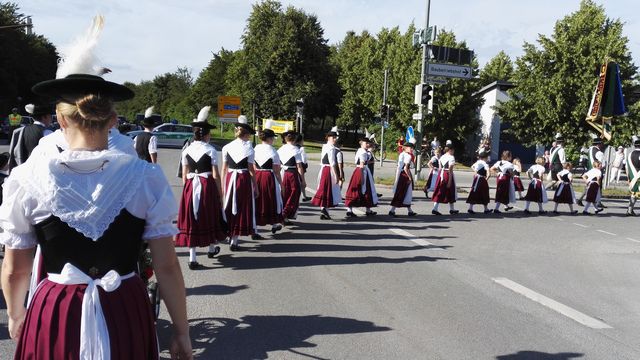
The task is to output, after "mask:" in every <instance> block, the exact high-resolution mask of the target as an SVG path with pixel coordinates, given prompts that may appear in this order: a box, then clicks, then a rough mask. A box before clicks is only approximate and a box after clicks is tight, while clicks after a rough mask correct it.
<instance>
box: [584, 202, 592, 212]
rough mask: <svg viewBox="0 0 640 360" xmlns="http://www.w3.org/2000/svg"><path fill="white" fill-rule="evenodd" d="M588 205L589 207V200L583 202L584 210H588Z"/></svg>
mask: <svg viewBox="0 0 640 360" xmlns="http://www.w3.org/2000/svg"><path fill="white" fill-rule="evenodd" d="M590 207H591V203H590V202H586V203H584V211H589V208H590Z"/></svg>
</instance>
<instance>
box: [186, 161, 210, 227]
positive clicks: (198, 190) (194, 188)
mask: <svg viewBox="0 0 640 360" xmlns="http://www.w3.org/2000/svg"><path fill="white" fill-rule="evenodd" d="M209 175H211V172H203V173H188V174H187V179H192V182H191V203H192V204H193V217H194V218H195V219H196V220H198V209H199V208H200V198H201V197H202V183H201V182H200V178H203V179H206V178H208V177H209Z"/></svg>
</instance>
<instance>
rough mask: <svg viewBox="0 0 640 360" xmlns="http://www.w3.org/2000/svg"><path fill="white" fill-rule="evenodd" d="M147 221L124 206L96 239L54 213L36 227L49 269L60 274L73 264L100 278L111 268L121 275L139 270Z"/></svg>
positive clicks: (44, 261)
mask: <svg viewBox="0 0 640 360" xmlns="http://www.w3.org/2000/svg"><path fill="white" fill-rule="evenodd" d="M145 223H146V221H145V220H144V219H139V218H137V217H135V216H133V215H131V214H130V213H129V212H128V211H127V210H126V209H123V210H122V211H121V212H120V215H118V216H117V217H116V218H115V220H114V221H113V223H111V225H110V226H109V228H108V229H107V231H105V232H104V234H103V235H102V236H101V237H100V238H99V239H98V240H97V241H93V240H92V239H90V238H87V237H86V236H84V235H82V234H81V233H79V232H78V231H77V230H75V229H73V228H72V227H70V226H69V225H67V224H66V223H65V222H63V221H62V220H60V219H59V218H58V217H56V216H53V215H51V216H50V217H48V218H47V219H46V220H44V221H42V222H40V223H38V224H36V225H35V226H34V227H35V231H36V236H37V238H38V243H39V244H40V248H41V250H42V258H43V264H44V269H45V271H46V272H48V273H56V274H59V273H60V272H61V271H62V268H63V267H64V265H65V264H66V263H71V264H72V265H74V266H75V267H77V268H78V269H80V270H82V271H83V272H84V273H85V274H87V275H89V276H91V277H92V278H94V279H97V278H100V277H102V276H104V275H105V274H106V273H107V272H109V271H110V270H115V271H117V272H118V273H119V274H120V275H125V274H128V273H130V272H133V271H136V270H137V263H138V258H139V255H140V251H141V249H142V234H143V232H144V227H145Z"/></svg>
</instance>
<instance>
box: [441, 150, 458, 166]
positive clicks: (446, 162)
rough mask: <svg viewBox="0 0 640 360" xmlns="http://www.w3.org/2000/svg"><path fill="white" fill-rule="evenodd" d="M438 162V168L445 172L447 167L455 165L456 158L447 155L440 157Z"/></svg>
mask: <svg viewBox="0 0 640 360" xmlns="http://www.w3.org/2000/svg"><path fill="white" fill-rule="evenodd" d="M439 161H440V167H441V168H443V169H447V170H448V169H449V167H451V166H453V165H455V164H456V158H455V157H454V156H453V155H449V153H446V154H444V155H442V156H440V160H439Z"/></svg>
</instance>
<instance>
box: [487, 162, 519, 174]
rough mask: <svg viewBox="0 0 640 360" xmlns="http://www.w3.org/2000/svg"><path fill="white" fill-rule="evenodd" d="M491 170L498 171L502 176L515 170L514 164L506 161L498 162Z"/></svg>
mask: <svg viewBox="0 0 640 360" xmlns="http://www.w3.org/2000/svg"><path fill="white" fill-rule="evenodd" d="M491 168H492V169H494V170H497V171H498V173H499V174H500V175H502V174H506V173H507V172H508V171H513V170H514V167H513V164H512V163H511V162H510V161H506V160H501V161H498V162H497V163H495V164H493V166H492V167H491Z"/></svg>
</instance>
